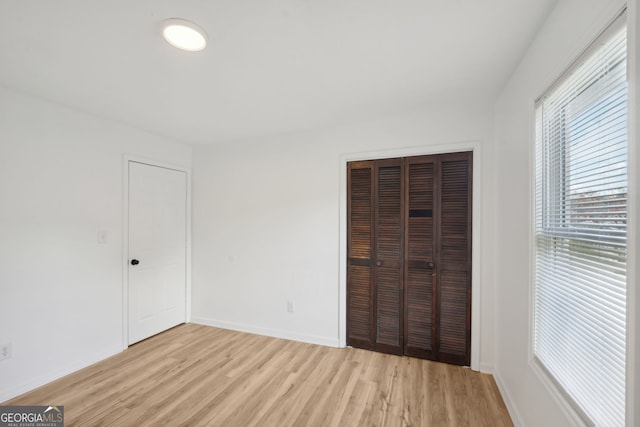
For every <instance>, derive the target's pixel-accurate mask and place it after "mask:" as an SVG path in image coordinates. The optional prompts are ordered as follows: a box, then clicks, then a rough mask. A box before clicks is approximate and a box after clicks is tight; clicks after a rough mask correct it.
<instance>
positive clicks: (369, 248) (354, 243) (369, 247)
mask: <svg viewBox="0 0 640 427" xmlns="http://www.w3.org/2000/svg"><path fill="white" fill-rule="evenodd" d="M373 165H374V162H372V161H365V162H351V163H349V164H348V166H347V181H348V182H347V192H348V194H347V200H348V203H347V345H350V346H353V347H359V348H368V349H375V325H374V292H373V256H374V254H373V251H374V247H373V245H374V240H373V239H374V211H373V196H374V192H373V184H374V179H373V178H374V177H373V174H374V170H373Z"/></svg>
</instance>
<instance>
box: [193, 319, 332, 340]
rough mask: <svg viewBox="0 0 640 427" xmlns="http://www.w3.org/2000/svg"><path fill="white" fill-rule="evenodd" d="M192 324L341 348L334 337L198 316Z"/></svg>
mask: <svg viewBox="0 0 640 427" xmlns="http://www.w3.org/2000/svg"><path fill="white" fill-rule="evenodd" d="M191 322H192V323H195V324H198V325H205V326H213V327H215V328H221V329H229V330H232V331H239V332H246V333H249V334H256V335H264V336H267V337H274V338H281V339H285V340H291V341H300V342H306V343H309V344H317V345H324V346H327V347H339V343H338V340H337V339H336V338H333V337H321V336H317V335H307V334H298V333H295V332H291V331H284V330H281V329H271V328H263V327H260V326H254V325H247V324H245V323H237V322H228V321H226V320H217V319H210V318H208V317H199V316H196V317H194V318H193V319H191Z"/></svg>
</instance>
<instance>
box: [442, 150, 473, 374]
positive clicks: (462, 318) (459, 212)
mask: <svg viewBox="0 0 640 427" xmlns="http://www.w3.org/2000/svg"><path fill="white" fill-rule="evenodd" d="M439 169H440V173H439V174H440V182H439V188H440V191H439V203H438V204H439V205H440V212H439V218H437V220H439V222H440V227H439V228H440V230H439V236H438V244H437V245H438V248H437V257H436V295H437V297H436V301H437V304H435V306H436V307H437V313H436V316H437V317H438V336H437V338H436V345H437V360H440V361H443V362H448V363H454V364H457V365H467V366H468V365H469V364H470V361H471V189H472V153H470V152H466V153H454V154H446V155H442V156H440V157H439Z"/></svg>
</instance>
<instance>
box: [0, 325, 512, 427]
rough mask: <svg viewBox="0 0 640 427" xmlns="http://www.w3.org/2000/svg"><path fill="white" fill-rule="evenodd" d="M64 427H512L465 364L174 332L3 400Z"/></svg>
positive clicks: (490, 384) (484, 380)
mask: <svg viewBox="0 0 640 427" xmlns="http://www.w3.org/2000/svg"><path fill="white" fill-rule="evenodd" d="M52 404H56V405H64V410H65V425H66V426H147V425H149V426H151V425H153V426H165V425H166V426H179V425H184V426H205V425H206V426H225V427H227V426H243V427H244V426H261V427H262V426H277V427H281V426H325V425H326V426H474V427H475V426H491V427H498V426H512V425H513V424H512V423H511V420H510V418H509V415H508V413H507V410H506V409H505V406H504V403H503V401H502V398H501V397H500V394H499V392H498V389H497V388H496V385H495V382H494V381H493V377H492V376H490V375H485V374H480V373H477V372H473V371H471V370H469V369H466V368H461V367H457V366H451V365H445V364H441V363H435V362H429V361H426V360H420V359H413V358H408V357H399V356H391V355H385V354H379V353H374V352H370V351H366V350H359V349H351V348H348V349H336V348H330V347H323V346H318V345H312V344H304V343H299V342H295V341H287V340H281V339H276V338H268V337H263V336H258V335H251V334H245V333H240V332H234V331H227V330H223V329H217V328H211V327H207V326H200V325H193V324H187V325H181V326H178V327H176V328H174V329H171V330H169V331H167V332H164V333H162V334H160V335H157V336H155V337H152V338H150V339H148V340H146V341H143V342H141V343H138V344H136V345H134V346H132V347H130V348H129V349H128V350H126V351H124V352H122V353H120V354H118V355H116V356H114V357H111V358H109V359H107V360H105V361H102V362H99V363H97V364H95V365H93V366H90V367H88V368H85V369H83V370H81V371H78V372H75V373H73V374H71V375H68V376H66V377H64V378H61V379H59V380H57V381H55V382H52V383H50V384H47V385H45V386H43V387H40V388H39V389H36V390H34V391H31V392H29V393H27V394H24V395H22V396H20V397H17V398H15V399H12V400H10V401H8V402H5V403H4V405H52Z"/></svg>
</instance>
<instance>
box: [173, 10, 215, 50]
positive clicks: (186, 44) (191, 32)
mask: <svg viewBox="0 0 640 427" xmlns="http://www.w3.org/2000/svg"><path fill="white" fill-rule="evenodd" d="M162 35H163V36H164V38H165V40H166V41H167V42H169V44H171V45H172V46H175V47H177V48H178V49H182V50H187V51H189V52H197V51H199V50H202V49H204V48H205V47H207V35H206V33H205V32H204V30H203V29H202V28H200V27H199V26H197V25H196V24H194V23H193V22H190V21H186V20H184V19H177V18H173V19H167V20H166V21H164V23H163V26H162Z"/></svg>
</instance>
